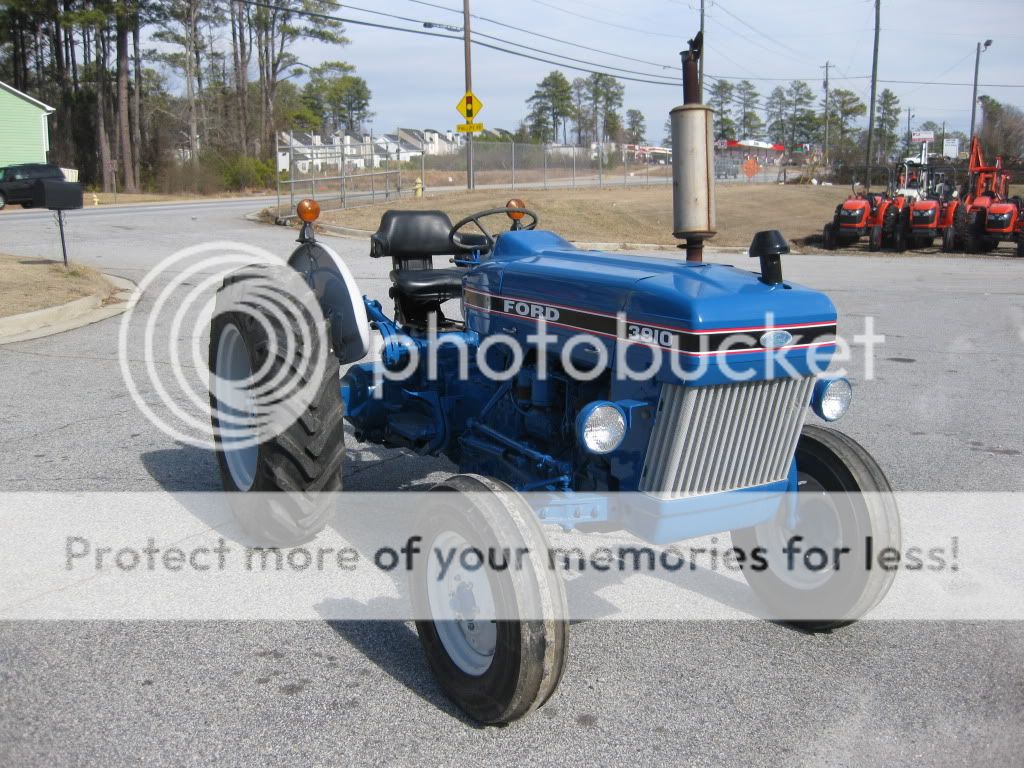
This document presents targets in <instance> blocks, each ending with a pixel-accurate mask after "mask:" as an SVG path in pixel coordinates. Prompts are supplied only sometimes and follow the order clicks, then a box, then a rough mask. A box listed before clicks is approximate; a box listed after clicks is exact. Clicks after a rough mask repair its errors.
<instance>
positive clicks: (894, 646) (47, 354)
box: [0, 203, 1024, 765]
mask: <svg viewBox="0 0 1024 768" xmlns="http://www.w3.org/2000/svg"><path fill="white" fill-rule="evenodd" d="M243 210H245V208H244V207H239V206H237V205H234V204H223V203H221V204H217V205H192V204H189V205H188V206H154V207H152V208H150V209H148V210H145V211H143V210H141V209H136V210H120V211H113V210H105V211H103V212H102V215H101V214H100V213H98V212H97V213H92V214H88V213H86V212H84V211H83V212H82V213H81V214H76V215H74V216H72V217H71V221H70V240H71V249H72V258H75V259H77V260H79V261H81V262H84V263H88V264H91V265H94V266H97V267H99V268H102V269H104V270H106V271H108V272H111V273H114V274H119V275H123V276H126V277H129V278H131V279H134V280H139V279H141V278H142V277H143V275H144V274H145V273H146V271H147V270H148V269H149V268H150V267H151V266H152V265H153V264H155V263H156V262H157V261H159V260H160V259H161V258H163V257H165V256H167V255H169V254H170V253H172V252H173V251H175V250H177V249H179V248H181V247H183V246H185V245H190V244H198V243H201V242H204V241H207V240H210V239H218V240H237V241H242V242H248V243H252V244H258V245H262V246H265V247H267V248H270V249H271V250H275V251H278V252H283V251H285V250H286V249H288V248H289V247H290V243H291V241H292V240H294V232H292V231H288V230H284V229H281V228H274V227H267V226H261V225H256V224H251V223H248V222H246V221H244V220H243V219H242V218H241V213H242V212H243ZM331 244H332V245H334V247H335V248H337V249H338V250H339V251H340V252H341V253H342V254H343V256H344V258H345V259H346V260H347V262H348V263H349V264H350V265H351V267H352V269H353V272H354V273H355V274H356V276H357V279H358V280H359V282H360V284H361V286H362V287H363V290H364V291H366V292H367V293H369V294H370V295H372V296H375V297H377V298H380V299H381V300H385V299H386V289H387V275H386V272H387V265H384V264H380V263H378V262H377V261H376V260H372V259H370V258H369V257H368V256H367V247H366V244H365V243H364V242H358V241H349V240H341V239H337V240H332V241H331ZM57 248H59V240H58V239H57V235H56V232H55V229H54V227H53V225H52V222H51V221H49V219H48V218H47V217H46V215H45V214H42V215H40V214H32V215H26V216H24V217H22V216H21V215H20V214H7V215H4V216H3V217H0V250H2V251H5V252H9V253H14V254H18V255H25V256H41V257H53V256H54V255H55V254H56V253H57V250H56V249H57ZM715 258H723V259H726V258H727V259H728V260H731V261H734V262H744V261H745V259H744V258H743V257H737V256H730V257H715ZM785 270H786V274H787V276H788V277H789V278H791V279H794V280H797V281H801V282H805V283H809V284H812V285H815V286H819V287H822V288H826V289H828V290H829V291H830V292H831V294H832V296H833V297H834V299H835V301H836V303H837V304H838V306H839V309H840V313H841V316H842V317H843V326H844V328H846V329H849V328H850V327H851V326H853V325H854V324H856V323H860V322H861V320H862V318H863V317H864V316H866V315H873V316H875V317H876V318H877V323H878V329H879V330H880V331H881V332H882V333H885V334H886V336H887V342H886V345H885V346H884V348H883V352H882V354H881V355H880V356H879V357H880V359H879V361H878V377H877V378H876V379H875V380H874V381H872V382H860V381H858V382H857V383H858V384H859V386H858V390H857V397H858V399H857V401H856V404H855V406H854V409H853V410H852V412H851V414H850V415H849V416H848V418H847V420H846V421H845V423H844V429H845V430H846V431H848V432H850V433H851V434H853V435H854V436H855V437H857V438H858V439H859V440H861V441H862V442H863V443H864V444H865V445H866V446H867V447H868V448H869V449H870V450H871V451H872V452H873V453H874V454H875V455H876V456H877V458H878V459H879V461H880V463H881V464H882V465H883V466H884V467H885V468H886V470H887V472H888V473H889V475H890V477H891V479H892V481H893V484H894V485H895V486H896V487H897V488H898V489H900V490H943V491H947V490H950V491H952V490H1006V491H1021V490H1024V437H1022V436H1021V429H1020V426H1021V416H1020V414H1021V412H1022V409H1024V396H1022V389H1021V387H1020V384H1019V379H1020V375H1021V371H1022V370H1024V336H1022V326H1024V262H1022V261H1019V260H1013V259H1001V258H997V259H987V258H979V259H965V258H962V257H961V258H944V257H908V258H904V259H897V258H894V257H889V256H873V257H867V256H864V255H854V254H844V255H834V256H792V257H789V258H787V260H786V263H785ZM152 300H153V299H152V296H148V297H146V298H144V299H143V302H142V305H141V310H142V311H144V312H145V311H149V309H150V308H151V307H152ZM117 323H118V320H117V319H114V320H109V321H105V322H103V323H99V324H96V325H92V326H89V327H86V328H82V329H80V330H78V331H73V332H70V333H67V334H63V335H61V336H57V337H51V338H49V339H41V340H37V341H32V342H25V343H22V344H16V345H9V346H5V347H0V393H2V394H3V397H2V401H0V402H2V407H0V434H2V435H3V438H2V441H0V490H7V491H13V490H38V491H41V490H64V491H78V490H84V491H89V490H118V489H125V490H166V491H186V490H210V489H216V488H217V487H218V480H217V473H216V467H215V464H214V461H213V458H212V455H211V454H210V453H209V452H208V451H206V450H202V449H198V448H188V447H184V446H182V445H180V444H177V443H175V442H174V441H172V440H171V439H169V438H167V437H166V436H165V435H164V434H163V433H161V432H160V431H158V430H157V429H155V428H154V427H153V426H152V425H151V424H150V423H149V422H148V421H147V420H146V419H145V418H144V417H143V416H142V415H141V414H140V413H139V412H138V410H137V409H136V408H135V406H134V405H133V404H132V402H131V400H130V399H129V398H128V397H127V395H126V393H125V387H124V385H123V383H122V381H121V375H120V372H119V370H118V365H117V333H116V331H117ZM132 354H133V356H135V357H136V358H140V357H141V350H140V349H133V350H132ZM852 371H853V376H854V378H855V379H857V380H859V379H862V378H863V368H862V367H861V365H860V363H856V362H855V363H854V365H853V366H852ZM350 445H352V443H350ZM449 471H451V467H450V466H449V465H448V464H447V463H445V462H444V461H441V460H432V459H423V458H415V457H412V456H408V455H404V454H401V453H399V452H394V451H380V450H372V451H371V450H366V449H364V448H361V447H359V446H357V445H356V446H353V449H352V450H351V451H350V455H349V457H348V460H347V464H346V467H345V474H346V484H347V487H348V488H351V489H366V490H390V489H393V488H396V487H404V486H409V485H411V484H414V483H420V482H423V481H424V480H429V479H430V478H432V477H440V476H443V474H444V473H446V472H449ZM1019 530H1020V524H1019V521H1012V522H1010V523H1008V527H1007V535H1008V536H1010V535H1013V534H1014V532H1015V531H1017V532H1019ZM1022 749H1024V626H1022V625H1021V624H1014V623H1005V624H996V623H948V624H945V623H908V622H903V623H885V624H883V623H878V622H864V623H861V624H858V625H854V626H852V627H849V628H847V629H844V630H842V631H839V632H836V633H834V634H832V635H827V636H810V635H804V634H801V633H798V632H795V631H793V630H790V629H787V628H785V627H782V626H778V625H776V624H771V623H765V622H758V621H743V622H725V623H723V622H703V623H627V622H616V621H591V622H585V623H579V624H576V625H574V626H573V627H572V646H571V661H570V664H569V667H568V670H567V672H566V676H565V678H564V680H563V683H562V686H561V688H560V690H559V692H558V693H557V694H556V696H555V697H554V699H553V700H552V701H551V702H550V703H549V705H548V706H546V707H545V708H544V709H543V710H542V711H541V712H540V713H538V714H537V715H535V716H534V717H532V718H531V719H528V720H527V721H524V722H521V723H518V724H515V725H513V726H510V727H508V728H504V729H477V728H474V727H473V726H472V725H470V724H469V723H467V722H465V721H464V720H463V719H462V718H461V717H460V716H459V714H458V713H457V712H455V711H453V709H452V708H451V706H450V705H449V704H448V703H447V702H446V701H445V700H444V699H443V697H442V696H441V695H440V693H439V691H438V689H437V687H436V686H435V684H434V683H433V681H432V679H431V677H430V675H429V672H428V670H427V668H426V665H425V663H424V661H423V658H422V655H421V654H420V652H419V649H418V645H417V641H416V638H415V635H414V634H413V632H412V631H411V630H410V629H409V628H408V627H407V626H406V625H405V624H401V623H384V624H381V623H369V624H365V623H345V622H340V623H323V622H303V623H288V622H255V623H227V622H220V623H215V622H207V623H161V622H140V623H127V624H126V623H113V622H96V623H70V622H67V623H59V624H51V623H43V624H36V623H25V622H21V623H8V624H4V625H2V626H0V762H3V763H4V764H7V765H80V764H82V763H85V762H90V763H100V764H111V763H117V762H125V761H131V762H141V761H146V762H149V763H152V764H161V765H162V764H168V765H171V764H174V765H180V764H200V763H201V764H210V763H212V762H215V761H216V762H223V763H230V764H239V765H242V764H245V765H250V764H252V763H255V762H267V763H283V762H285V761H289V762H294V763H298V764H308V765H321V764H348V763H377V764H413V763H415V764H423V763H428V764H451V763H459V764H467V763H470V764H478V763H485V762H486V763H494V764H501V765H505V764H509V765H511V764H523V763H525V762H527V761H532V762H536V763H538V764H564V765H573V764H575V765H587V764H598V765H611V764H620V763H625V762H627V761H628V762H632V763H648V762H654V761H655V760H657V761H658V762H669V761H671V762H676V763H683V764H697V765H711V764H716V765H717V764H722V763H724V762H728V763H736V764H751V765H768V764H776V765H777V764H780V763H781V764H812V763H813V764H829V765H832V764H835V765H844V764H845V765H865V764H867V765H872V764H880V763H882V762H887V763H888V762H891V763H893V764H901V763H903V764H906V763H913V764H921V765H964V764H974V763H977V762H979V761H982V760H984V761H985V762H990V763H992V764H997V765H1005V764H1018V763H1019V760H1020V754H1021V753H1022Z"/></svg>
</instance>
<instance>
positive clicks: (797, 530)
mask: <svg viewBox="0 0 1024 768" xmlns="http://www.w3.org/2000/svg"><path fill="white" fill-rule="evenodd" d="M797 482H798V487H799V492H798V495H797V504H798V509H797V510H796V511H795V512H790V511H789V510H786V509H783V510H782V511H781V512H780V513H779V515H777V516H776V517H775V518H774V519H773V520H770V521H768V522H767V523H762V524H761V525H759V526H757V527H756V528H755V530H756V532H757V541H758V542H759V543H760V544H761V545H762V546H763V547H764V548H765V549H766V554H765V557H766V559H767V560H768V563H769V567H770V569H771V572H772V573H773V574H774V575H775V576H777V577H778V578H779V579H780V580H781V581H783V582H784V583H785V584H786V585H787V586H789V587H791V588H793V589H800V590H808V591H810V590H815V589H819V588H820V587H821V586H822V585H823V584H825V582H827V581H828V580H829V579H831V578H832V576H833V575H834V574H835V572H836V571H835V568H834V567H833V566H834V562H833V559H832V558H833V556H834V551H835V549H837V548H839V547H842V546H843V534H842V523H841V522H840V519H839V510H838V509H837V508H836V505H835V502H834V501H832V499H831V498H830V497H829V494H828V493H827V492H826V490H825V487H824V486H823V485H822V484H821V483H820V482H819V481H818V480H816V479H815V478H814V477H812V476H811V475H808V474H806V473H804V472H798V474H797ZM793 536H802V537H803V540H802V541H800V542H799V546H800V552H798V553H797V554H796V556H795V557H794V560H793V563H794V566H795V567H794V568H790V567H789V560H788V556H787V555H786V554H785V552H784V548H785V547H786V544H787V542H788V541H789V540H790V538H791V537H793ZM813 547H817V548H820V549H822V550H824V551H825V553H826V554H827V556H828V561H827V564H826V565H825V567H823V568H821V569H820V570H811V569H809V568H803V567H800V565H801V563H802V562H803V561H802V556H803V555H804V554H805V553H806V552H807V550H808V549H811V548H813ZM816 564H817V560H815V565H816Z"/></svg>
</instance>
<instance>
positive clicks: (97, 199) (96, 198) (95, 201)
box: [92, 192, 100, 207]
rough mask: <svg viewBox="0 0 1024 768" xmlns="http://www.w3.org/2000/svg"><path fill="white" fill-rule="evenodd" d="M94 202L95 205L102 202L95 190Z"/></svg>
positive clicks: (93, 194)
mask: <svg viewBox="0 0 1024 768" xmlns="http://www.w3.org/2000/svg"><path fill="white" fill-rule="evenodd" d="M92 204H93V206H94V207H95V206H97V205H99V204H100V196H99V195H97V194H96V193H95V192H93V193H92Z"/></svg>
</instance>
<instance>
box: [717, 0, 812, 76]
mask: <svg viewBox="0 0 1024 768" xmlns="http://www.w3.org/2000/svg"><path fill="white" fill-rule="evenodd" d="M714 7H715V8H717V9H718V10H720V11H722V12H723V13H725V14H727V15H728V16H731V17H732V18H734V19H735V20H736V21H738V22H739V23H740V24H742V25H743V26H744V27H746V28H747V29H749V30H750V31H751V32H753V33H754V34H755V35H760V34H761V31H760V30H758V29H755V28H754V27H752V26H751V25H750V24H748V23H747V22H746V21H745V20H744V19H742V18H740V17H739V16H737V15H736V14H735V13H733V12H732V11H730V10H729V9H728V8H726V7H725V6H724V5H722V3H721V0H715V4H714ZM719 21H721V20H719ZM737 34H738V33H737ZM747 39H749V38H747ZM765 39H766V40H767V41H768V42H770V43H772V44H774V45H775V46H776V48H779V49H781V50H783V51H785V52H786V53H789V54H792V55H794V56H799V57H800V58H802V59H806V60H807V61H811V59H810V58H809V57H808V56H807V54H805V53H802V52H800V51H798V50H796V49H795V48H792V47H790V46H788V45H786V44H785V43H782V42H779V40H777V39H776V38H774V37H769V36H766V37H765ZM761 47H762V48H764V46H763V45H762V46H761ZM765 50H768V49H767V48H765Z"/></svg>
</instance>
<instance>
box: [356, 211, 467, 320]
mask: <svg viewBox="0 0 1024 768" xmlns="http://www.w3.org/2000/svg"><path fill="white" fill-rule="evenodd" d="M451 230H452V222H451V219H449V218H448V215H447V214H446V213H444V212H443V211H386V212H385V213H384V215H383V216H381V219H380V226H379V227H378V228H377V231H376V232H374V233H373V235H372V236H371V237H370V256H372V257H374V258H390V259H391V266H392V267H393V269H392V270H391V282H392V286H391V297H392V298H393V299H394V300H395V319H396V320H397V321H398V322H399V323H400V324H402V325H408V326H411V327H414V328H426V327H427V325H428V322H429V318H430V316H431V315H433V316H434V317H435V319H436V321H437V327H438V328H448V327H454V326H455V325H457V323H456V322H455V321H452V320H448V319H446V318H445V316H444V314H443V313H442V312H441V305H442V304H443V303H444V302H446V301H449V300H451V299H457V298H459V297H460V296H461V295H462V275H463V274H464V271H463V270H459V269H434V257H435V256H442V257H447V256H454V255H455V254H456V251H457V249H456V248H455V246H454V245H453V244H452V242H451V238H450V234H451Z"/></svg>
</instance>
